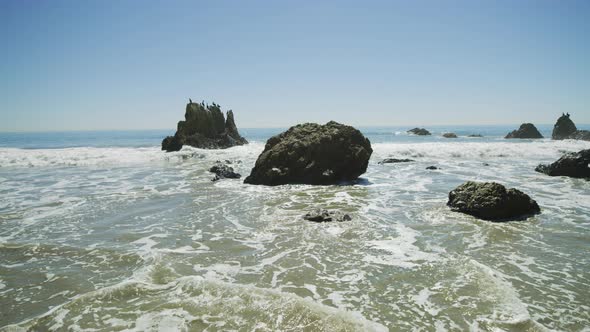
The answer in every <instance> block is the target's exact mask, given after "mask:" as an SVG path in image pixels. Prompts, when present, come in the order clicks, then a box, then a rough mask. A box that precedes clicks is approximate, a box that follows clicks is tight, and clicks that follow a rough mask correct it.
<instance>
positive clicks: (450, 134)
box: [443, 133, 457, 138]
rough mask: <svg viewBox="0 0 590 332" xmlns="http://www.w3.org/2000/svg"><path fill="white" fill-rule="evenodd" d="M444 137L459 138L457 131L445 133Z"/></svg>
mask: <svg viewBox="0 0 590 332" xmlns="http://www.w3.org/2000/svg"><path fill="white" fill-rule="evenodd" d="M443 137H444V138H457V134H455V133H444V134H443Z"/></svg>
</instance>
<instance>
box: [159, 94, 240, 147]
mask: <svg viewBox="0 0 590 332" xmlns="http://www.w3.org/2000/svg"><path fill="white" fill-rule="evenodd" d="M184 118H185V120H184V121H179V122H178V126H177V130H176V133H175V134H174V136H168V137H166V138H164V140H163V141H162V150H166V151H167V152H170V151H178V150H180V149H181V148H182V146H183V145H190V146H193V147H196V148H201V149H225V148H229V147H232V146H236V145H243V144H247V143H248V141H246V139H245V138H243V137H242V136H240V134H239V133H238V129H237V127H236V124H235V122H234V114H233V112H232V111H231V110H230V111H228V112H227V119H226V118H225V117H224V116H223V113H222V112H221V108H220V106H219V105H217V104H215V103H213V104H212V105H205V103H200V104H198V103H193V102H190V103H188V104H187V105H186V112H185V114H184Z"/></svg>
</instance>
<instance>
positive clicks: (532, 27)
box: [0, 0, 590, 131]
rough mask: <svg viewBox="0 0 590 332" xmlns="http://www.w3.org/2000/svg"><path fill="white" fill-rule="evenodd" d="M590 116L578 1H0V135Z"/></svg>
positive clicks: (589, 64) (587, 17)
mask: <svg viewBox="0 0 590 332" xmlns="http://www.w3.org/2000/svg"><path fill="white" fill-rule="evenodd" d="M188 98H192V99H193V100H196V101H201V100H205V101H206V102H216V103H217V104H220V105H221V107H222V109H224V110H227V109H233V111H234V114H235V118H236V123H237V125H238V127H244V128H254V127H288V126H291V125H295V124H297V123H302V122H319V123H324V122H327V121H329V120H335V121H338V122H341V123H346V124H350V125H356V126H402V125H408V126H410V125H411V126H414V125H420V126H428V125H453V124H455V125H468V124H473V125H488V124H520V123H522V122H533V123H537V124H552V123H554V122H555V120H556V119H557V117H558V116H559V115H560V114H561V113H562V112H569V113H570V114H571V115H572V119H573V120H574V121H575V122H577V123H586V124H588V123H590V1H587V0H581V1H569V0H564V1H557V0H552V1H545V0H535V1H527V0H522V1H512V0H510V1H506V0H504V1H503V0H493V1H485V0H482V1H470V0H469V1H467V0H466V1H459V0H457V1H442V0H432V1H422V0H417V1H371V0H369V1H322V0H313V1H311V0H310V1H307V0H300V1H225V0H220V1H149V0H146V1H129V0H122V1H106V0H105V1H93V0H89V1H76V0H71V1H61V0H51V1H43V0H38V1H32V0H14V1H12V0H0V131H53V130H101V129H105V130H113V129H168V128H171V129H173V128H175V127H176V123H177V122H178V121H179V120H181V119H182V118H183V116H184V109H185V105H186V103H187V102H188Z"/></svg>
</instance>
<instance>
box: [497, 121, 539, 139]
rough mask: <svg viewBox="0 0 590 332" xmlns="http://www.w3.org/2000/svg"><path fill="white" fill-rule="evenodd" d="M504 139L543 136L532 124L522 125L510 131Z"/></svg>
mask: <svg viewBox="0 0 590 332" xmlns="http://www.w3.org/2000/svg"><path fill="white" fill-rule="evenodd" d="M504 138H521V139H524V138H543V135H541V133H540V132H539V130H537V127H535V125H534V124H532V123H523V124H521V125H520V128H518V129H517V130H514V131H511V132H510V133H508V135H506V137H504Z"/></svg>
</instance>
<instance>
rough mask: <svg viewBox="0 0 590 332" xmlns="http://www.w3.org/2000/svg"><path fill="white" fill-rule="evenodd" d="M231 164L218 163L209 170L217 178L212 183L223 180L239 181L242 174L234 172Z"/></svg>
mask: <svg viewBox="0 0 590 332" xmlns="http://www.w3.org/2000/svg"><path fill="white" fill-rule="evenodd" d="M228 164H229V162H228V161H227V160H226V162H225V163H222V162H220V161H218V162H217V163H216V164H215V165H213V167H211V168H210V169H209V172H211V173H215V177H214V178H213V179H211V181H217V180H221V179H239V178H240V177H242V176H241V175H240V174H238V173H236V172H234V169H233V167H231V166H229V165H228Z"/></svg>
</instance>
